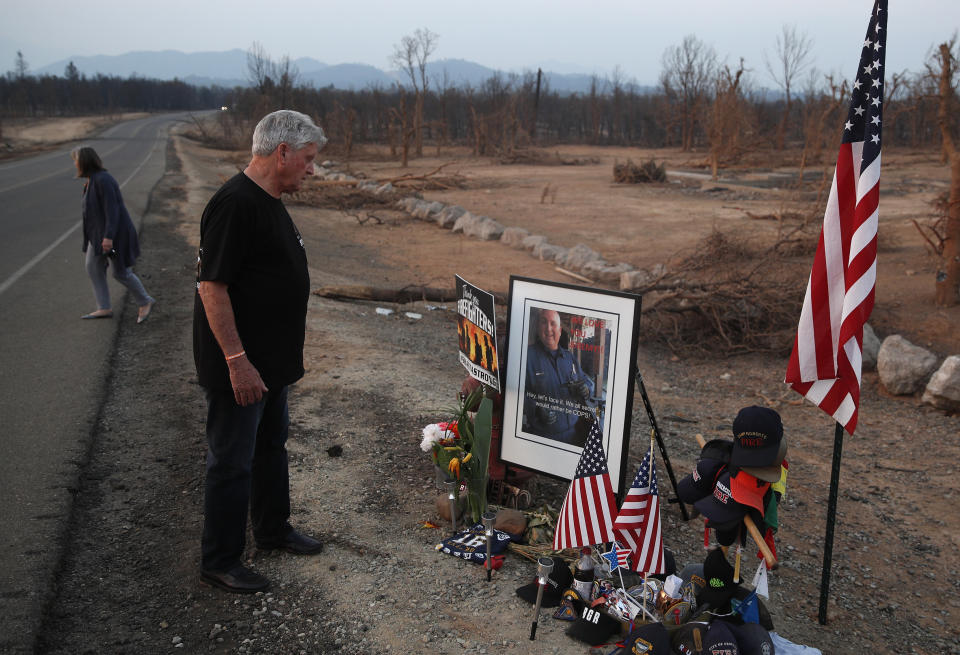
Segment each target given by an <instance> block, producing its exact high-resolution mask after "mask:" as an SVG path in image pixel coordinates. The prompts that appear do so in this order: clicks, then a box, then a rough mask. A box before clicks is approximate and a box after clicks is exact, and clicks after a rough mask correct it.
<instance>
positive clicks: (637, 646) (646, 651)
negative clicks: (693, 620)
mask: <svg viewBox="0 0 960 655" xmlns="http://www.w3.org/2000/svg"><path fill="white" fill-rule="evenodd" d="M618 652H622V653H625V654H629V655H634V654H635V655H670V635H669V633H668V632H667V629H666V628H664V627H663V625H661V624H660V623H645V624H643V625H641V626H640V627H639V628H637V629H636V630H634V631H633V632H631V633H630V634H628V635H627V636H626V638H625V639H624V640H623V648H622V649H621V651H618Z"/></svg>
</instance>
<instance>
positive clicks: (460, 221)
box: [451, 212, 484, 234]
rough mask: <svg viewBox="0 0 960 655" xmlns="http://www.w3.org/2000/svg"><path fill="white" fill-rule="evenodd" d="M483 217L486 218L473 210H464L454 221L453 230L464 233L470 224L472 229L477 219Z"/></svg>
mask: <svg viewBox="0 0 960 655" xmlns="http://www.w3.org/2000/svg"><path fill="white" fill-rule="evenodd" d="M483 218H484V217H483V216H479V215H477V214H474V213H472V212H463V213H462V214H461V215H460V216H458V217H457V220H456V221H454V222H453V227H452V228H451V230H452V231H453V232H454V233H457V232H463V233H464V234H466V230H467V228H468V226H469V227H470V229H473V227H472V226H473V225H474V224H476V223H477V221H479V220H481V219H483Z"/></svg>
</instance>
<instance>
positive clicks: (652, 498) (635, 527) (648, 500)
mask: <svg viewBox="0 0 960 655" xmlns="http://www.w3.org/2000/svg"><path fill="white" fill-rule="evenodd" d="M613 528H614V531H615V532H616V534H617V538H618V539H619V540H620V541H621V542H622V543H624V544H626V545H627V547H628V548H629V549H630V559H631V561H633V570H634V571H637V572H638V573H665V572H666V566H665V564H664V561H663V535H662V534H661V533H660V491H659V489H657V463H656V461H654V459H653V449H652V448H651V449H650V450H648V451H647V454H646V455H644V456H643V461H642V462H640V468H639V469H637V475H636V477H635V478H634V479H633V484H631V485H630V491H628V492H627V497H626V498H624V499H623V504H622V505H620V513H619V514H618V515H617V521H616V523H614V526H613Z"/></svg>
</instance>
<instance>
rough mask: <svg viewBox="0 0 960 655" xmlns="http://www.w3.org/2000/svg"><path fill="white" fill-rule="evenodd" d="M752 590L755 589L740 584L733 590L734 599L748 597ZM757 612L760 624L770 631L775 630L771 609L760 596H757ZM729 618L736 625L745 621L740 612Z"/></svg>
mask: <svg viewBox="0 0 960 655" xmlns="http://www.w3.org/2000/svg"><path fill="white" fill-rule="evenodd" d="M752 591H753V590H751V589H747V588H746V587H743V586H738V587H737V588H736V590H734V592H733V599H732V600H734V601H736V600H744V599H746V597H747V596H749V595H750V594H751V593H752ZM757 614H758V616H759V618H760V625H761V626H763V627H764V628H766V629H767V630H769V631H770V632H773V618H772V617H771V616H770V610H769V609H767V606H766V604H765V603H764V602H763V599H762V598H760V597H757ZM727 620H728V622H729V623H732V624H734V625H738V624H740V623H743V622H744V621H743V618H742V617H741V616H740V614H738V613H734V614H733V615H731V616H730V617H729V618H728V619H727Z"/></svg>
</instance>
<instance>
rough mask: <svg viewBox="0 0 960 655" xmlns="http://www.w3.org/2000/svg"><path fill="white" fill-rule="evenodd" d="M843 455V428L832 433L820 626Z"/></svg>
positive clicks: (824, 613)
mask: <svg viewBox="0 0 960 655" xmlns="http://www.w3.org/2000/svg"><path fill="white" fill-rule="evenodd" d="M842 453H843V426H842V425H840V423H839V422H838V423H837V426H836V428H835V429H834V432H833V465H832V467H831V471H830V496H829V498H828V500H827V532H826V535H824V537H823V570H822V572H821V574H820V611H819V613H818V615H817V618H818V619H819V621H820V625H826V624H827V597H828V596H829V595H830V566H831V564H832V561H833V528H834V524H835V523H836V516H837V488H838V487H839V486H840V456H841V454H842Z"/></svg>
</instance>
